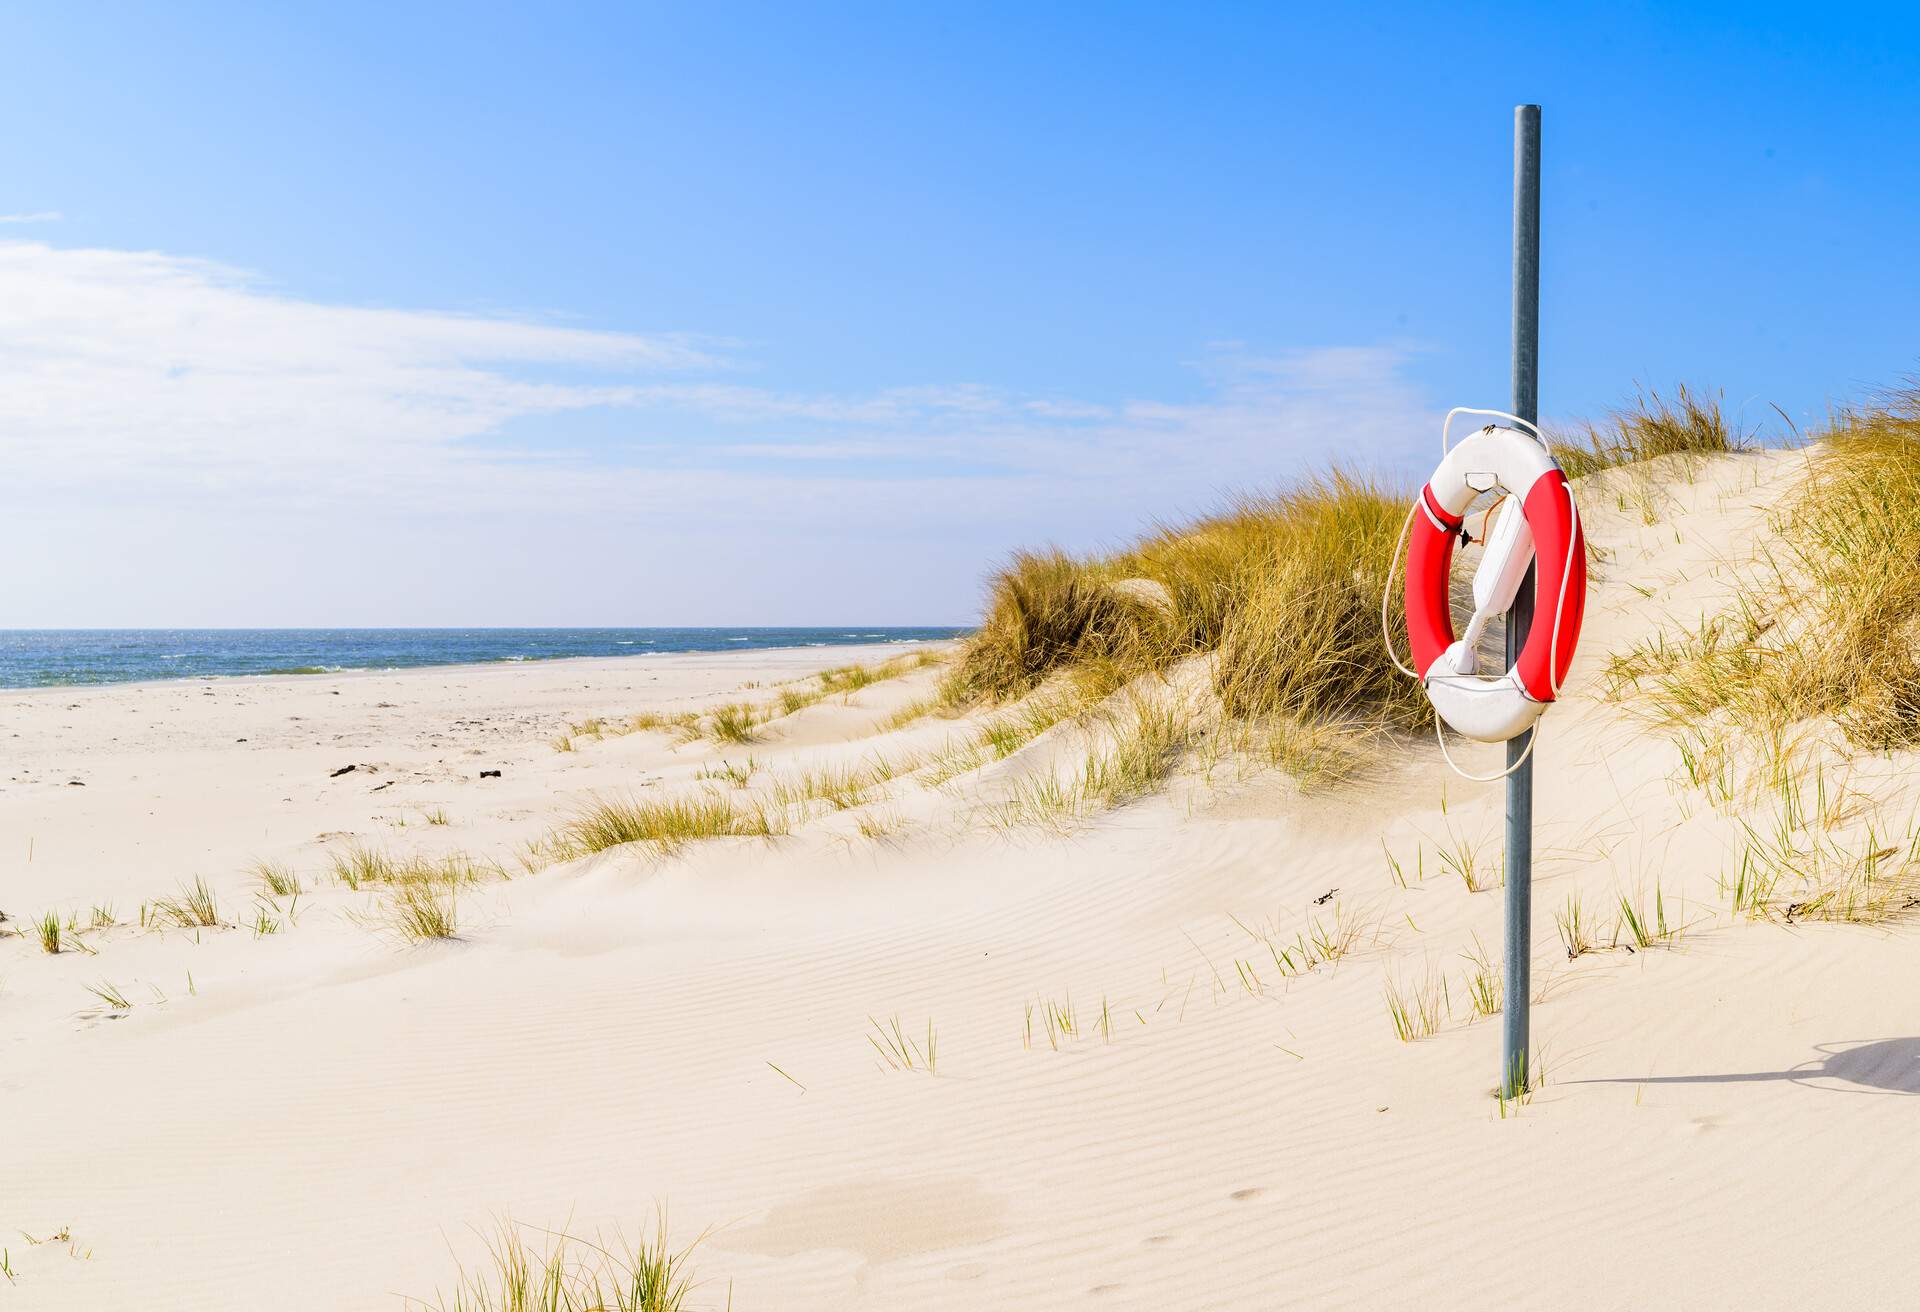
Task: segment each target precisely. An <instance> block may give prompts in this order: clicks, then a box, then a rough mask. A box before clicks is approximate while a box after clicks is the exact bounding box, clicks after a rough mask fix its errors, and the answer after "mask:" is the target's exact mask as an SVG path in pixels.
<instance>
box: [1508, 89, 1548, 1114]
mask: <svg viewBox="0 0 1920 1312" xmlns="http://www.w3.org/2000/svg"><path fill="white" fill-rule="evenodd" d="M1513 413H1514V414H1516V415H1519V416H1520V417H1521V418H1522V419H1525V420H1527V421H1528V422H1530V423H1537V422H1539V419H1540V106H1538V105H1518V106H1515V108H1514V111H1513ZM1533 591H1534V572H1533V569H1532V567H1531V566H1529V567H1528V569H1527V577H1526V579H1525V580H1524V581H1523V582H1522V583H1521V585H1520V592H1519V594H1518V595H1517V596H1516V597H1515V598H1514V601H1513V609H1512V610H1510V611H1508V612H1507V664H1508V666H1509V667H1511V666H1512V665H1513V664H1514V662H1515V661H1517V660H1518V659H1519V656H1520V648H1521V647H1522V646H1523V645H1525V643H1526V640H1527V630H1528V629H1529V628H1531V627H1532V625H1533ZM1532 739H1533V730H1531V729H1529V730H1527V731H1526V732H1525V733H1523V734H1521V735H1520V736H1519V737H1518V738H1514V739H1510V740H1509V741H1508V743H1507V765H1508V766H1510V767H1511V766H1513V765H1514V764H1515V762H1518V761H1520V758H1521V757H1523V756H1525V755H1526V751H1527V744H1528V743H1529V742H1531V741H1532ZM1506 884H1507V979H1506V1002H1505V1006H1504V1007H1503V1008H1502V1020H1503V1022H1504V1024H1503V1030H1502V1032H1503V1043H1502V1051H1501V1058H1502V1062H1501V1078H1500V1089H1501V1093H1502V1096H1504V1097H1508V1098H1512V1097H1517V1096H1518V1095H1520V1094H1521V1093H1524V1092H1526V1089H1527V1080H1528V1074H1529V1069H1530V1067H1529V1051H1528V1035H1527V1011H1528V1008H1529V1007H1530V1006H1531V1005H1532V997H1533V994H1532V980H1531V975H1532V971H1531V966H1532V960H1531V951H1532V940H1533V932H1532V931H1533V761H1532V759H1531V758H1529V759H1528V760H1526V761H1525V762H1524V763H1521V764H1520V765H1519V766H1518V768H1517V769H1514V771H1513V773H1512V774H1510V775H1508V776H1507V863H1506Z"/></svg>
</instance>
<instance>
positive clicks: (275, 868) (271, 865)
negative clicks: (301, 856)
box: [253, 861, 302, 897]
mask: <svg viewBox="0 0 1920 1312" xmlns="http://www.w3.org/2000/svg"><path fill="white" fill-rule="evenodd" d="M253 877H254V878H255V879H257V880H259V881H260V886H261V887H262V888H264V889H266V890H267V892H269V893H271V894H273V896H275V897H292V896H293V895H294V894H296V893H299V892H301V891H302V890H301V887H300V876H299V875H298V874H297V873H295V871H294V869H293V867H292V866H288V865H282V864H279V863H277V862H273V861H258V862H255V863H254V867H253Z"/></svg>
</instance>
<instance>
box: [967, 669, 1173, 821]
mask: <svg viewBox="0 0 1920 1312" xmlns="http://www.w3.org/2000/svg"><path fill="white" fill-rule="evenodd" d="M1109 726H1110V727H1109V733H1108V735H1107V736H1106V740H1105V741H1103V742H1096V744H1095V745H1094V746H1092V747H1090V748H1089V749H1088V750H1087V752H1086V754H1085V756H1084V757H1082V759H1081V761H1080V763H1079V764H1078V765H1077V766H1076V767H1075V768H1073V769H1072V770H1071V771H1070V773H1068V774H1067V775H1066V776H1065V777H1062V776H1061V775H1060V774H1059V773H1058V772H1056V771H1054V770H1051V769H1049V770H1046V771H1044V772H1043V773H1041V774H1040V775H1039V776H1038V777H1036V778H1033V779H1028V780H1024V781H1022V782H1021V783H1019V784H1017V785H1016V786H1015V787H1014V789H1013V791H1012V792H1011V793H1010V794H1008V796H1007V798H1006V800H1005V801H1003V802H1001V803H1000V804H999V805H998V806H996V807H994V808H993V809H992V810H991V811H990V812H989V815H990V817H991V819H992V821H993V822H994V823H995V824H997V825H999V826H1000V827H1002V828H1012V827H1014V826H1017V825H1023V824H1051V825H1054V826H1059V825H1063V824H1065V823H1066V822H1068V821H1070V820H1074V819H1079V818H1083V817H1085V816H1087V815H1090V814H1092V813H1093V812H1095V811H1100V810H1108V809H1111V808H1114V807H1118V806H1123V805H1125V804H1126V803H1128V802H1130V801H1133V800H1134V799H1136V798H1138V797H1142V796H1144V795H1146V794H1147V793H1150V792H1153V791H1154V790H1155V789H1156V788H1158V787H1159V786H1160V784H1161V783H1162V782H1164V781H1165V780H1166V778H1167V777H1168V776H1169V775H1170V774H1171V773H1172V772H1173V770H1174V767H1175V766H1176V765H1177V764H1178V763H1179V759H1180V756H1181V754H1182V752H1184V751H1185V749H1186V748H1187V746H1188V745H1189V744H1190V743H1191V742H1192V740H1193V726H1194V720H1193V715H1192V713H1191V712H1190V711H1189V710H1188V709H1187V708H1186V707H1185V706H1183V705H1181V704H1180V703H1179V702H1178V701H1177V700H1175V699H1172V698H1158V699H1156V698H1153V697H1150V696H1145V695H1141V694H1132V695H1130V696H1129V697H1128V698H1127V699H1126V701H1125V703H1124V704H1123V705H1122V706H1120V707H1118V708H1116V709H1115V710H1113V711H1112V712H1110V713H1109Z"/></svg>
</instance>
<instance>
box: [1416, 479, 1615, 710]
mask: <svg viewBox="0 0 1920 1312" xmlns="http://www.w3.org/2000/svg"><path fill="white" fill-rule="evenodd" d="M1420 500H1421V505H1420V506H1416V507H1415V508H1414V513H1413V517H1412V522H1413V527H1412V530H1411V532H1410V535H1409V538H1408V546H1407V578H1406V605H1407V642H1408V645H1409V647H1410V648H1411V649H1412V654H1413V668H1414V669H1415V670H1418V671H1419V672H1420V676H1421V678H1423V679H1424V678H1425V677H1426V675H1427V672H1428V671H1430V670H1431V669H1432V668H1433V663H1434V662H1435V661H1436V660H1438V659H1440V657H1441V655H1442V654H1444V653H1445V652H1446V650H1447V648H1448V647H1450V646H1452V645H1453V641H1454V637H1455V634H1454V628H1453V609H1452V606H1451V605H1450V600H1449V597H1448V579H1449V577H1450V576H1451V574H1452V570H1453V549H1454V543H1455V541H1456V536H1455V534H1456V531H1457V530H1458V528H1459V526H1460V520H1459V519H1458V518H1457V517H1456V516H1454V515H1451V514H1449V513H1448V512H1447V511H1446V509H1445V508H1444V507H1443V506H1440V505H1439V504H1437V502H1436V498H1435V497H1434V495H1433V492H1432V489H1431V488H1422V489H1421V490H1420ZM1521 512H1522V513H1523V514H1525V515H1526V517H1527V526H1528V527H1529V528H1530V529H1532V530H1533V541H1534V544H1535V552H1536V554H1535V559H1534V571H1535V572H1534V608H1533V613H1534V619H1533V627H1532V629H1531V630H1530V631H1529V632H1528V634H1527V643H1526V646H1525V647H1523V648H1522V649H1521V651H1520V659H1519V660H1518V661H1517V662H1516V663H1515V670H1516V672H1517V674H1518V677H1519V679H1520V682H1521V685H1522V686H1523V687H1525V688H1526V690H1527V695H1528V696H1529V697H1531V698H1532V699H1533V700H1534V701H1537V702H1550V701H1552V700H1553V699H1554V697H1553V689H1554V686H1555V685H1556V684H1558V683H1560V682H1562V681H1563V680H1565V679H1566V677H1567V669H1568V667H1570V666H1571V665H1572V664H1573V652H1574V648H1575V647H1577V646H1578V645H1579V642H1580V622H1581V620H1582V619H1583V618H1584V617H1585V615H1586V609H1587V544H1586V539H1585V535H1584V534H1583V533H1582V532H1581V529H1580V522H1579V519H1578V517H1577V516H1576V515H1575V514H1574V511H1573V501H1572V496H1571V493H1570V491H1569V489H1568V487H1567V476H1566V475H1565V474H1563V473H1562V472H1560V470H1558V469H1552V470H1549V471H1548V472H1546V473H1544V474H1542V475H1541V476H1540V477H1539V478H1537V479H1535V480H1534V484H1533V486H1532V487H1531V488H1530V489H1528V491H1527V495H1526V500H1525V501H1524V502H1522V504H1521ZM1436 519H1437V520H1438V521H1439V524H1445V525H1447V526H1448V527H1447V528H1446V529H1444V530H1443V529H1442V528H1441V527H1440V526H1439V524H1436V523H1435V520H1436ZM1569 538H1571V539H1572V545H1573V550H1572V553H1571V555H1572V563H1571V565H1569V563H1568V555H1569V553H1568V550H1567V545H1568V539H1569ZM1563 583H1564V585H1565V586H1564V588H1563V586H1562V584H1563ZM1563 596H1564V598H1565V602H1564V605H1562V602H1561V599H1562V597H1563ZM1556 605H1560V606H1561V612H1560V624H1559V630H1560V633H1559V639H1558V641H1557V642H1556V641H1555V638H1554V616H1553V612H1554V607H1555V606H1556ZM1550 659H1551V660H1552V662H1553V666H1554V669H1553V675H1552V677H1551V678H1549V677H1548V672H1547V664H1548V661H1549V660H1550Z"/></svg>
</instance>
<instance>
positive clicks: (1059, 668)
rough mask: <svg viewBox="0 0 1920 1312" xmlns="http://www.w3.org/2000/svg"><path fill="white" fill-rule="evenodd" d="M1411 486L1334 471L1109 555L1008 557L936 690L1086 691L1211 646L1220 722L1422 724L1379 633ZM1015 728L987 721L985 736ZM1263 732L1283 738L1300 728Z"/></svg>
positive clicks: (1320, 754) (1299, 739) (1292, 756)
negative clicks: (1063, 686)
mask: <svg viewBox="0 0 1920 1312" xmlns="http://www.w3.org/2000/svg"><path fill="white" fill-rule="evenodd" d="M1411 496H1412V494H1411V492H1410V491H1407V490H1405V489H1400V488H1395V487H1392V486H1389V485H1387V484H1383V483H1380V482H1377V481H1375V480H1371V479H1367V478H1362V477H1359V476H1356V475H1352V474H1348V473H1344V472H1340V471H1334V472H1331V473H1328V474H1325V475H1322V476H1319V477H1316V478H1310V479H1306V480H1304V481H1302V482H1300V483H1298V484H1296V485H1294V486H1293V487H1290V488H1288V489H1286V490H1284V491H1281V492H1279V493H1276V494H1273V495H1270V496H1264V497H1243V498H1240V499H1238V500H1237V501H1235V502H1234V503H1232V504H1231V505H1230V506H1229V507H1228V508H1227V509H1226V510H1224V511H1222V512H1221V513H1219V514H1215V515H1211V516H1208V517H1206V518H1204V519H1201V520H1199V521H1196V522H1194V523H1192V524H1190V525H1185V526H1178V527H1174V526H1168V527H1162V528H1159V529H1157V530H1155V531H1154V532H1152V533H1150V534H1149V535H1147V536H1146V537H1144V538H1143V539H1141V540H1140V541H1139V542H1137V543H1136V544H1134V545H1133V546H1131V547H1129V548H1127V549H1125V550H1123V551H1120V552H1116V553H1113V554H1111V555H1107V556H1100V557H1087V558H1081V557H1074V556H1070V555H1068V554H1066V553H1064V552H1060V551H1045V552H1023V553H1020V554H1018V555H1016V556H1015V557H1014V558H1013V559H1012V561H1011V562H1010V563H1009V564H1008V565H1007V566H1006V567H1005V568H1004V569H1002V570H1001V571H1000V572H999V573H998V574H996V575H995V576H994V579H993V581H992V583H991V586H990V589H989V596H988V601H987V607H986V617H985V619H984V620H983V622H982V624H981V626H980V628H979V630H978V631H977V632H976V633H975V634H974V635H973V637H972V638H971V639H970V640H969V642H968V644H967V646H966V648H965V650H964V652H963V653H962V655H961V658H960V660H959V661H958V663H957V665H956V667H955V669H954V671H953V673H952V674H951V675H950V676H949V677H948V678H947V680H946V682H945V684H944V685H943V692H944V694H945V695H946V697H947V698H948V699H949V701H950V702H953V703H955V704H963V705H964V704H973V705H978V704H983V703H986V704H992V703H999V702H1006V701H1010V700H1013V699H1016V698H1021V697H1025V696H1026V695H1028V694H1029V693H1032V692H1033V691H1034V690H1035V689H1037V688H1039V687H1040V686H1041V685H1042V684H1043V683H1046V682H1047V681H1048V680H1049V679H1055V678H1056V676H1058V677H1059V678H1065V679H1068V680H1070V681H1071V682H1072V683H1073V684H1077V685H1078V687H1079V688H1080V690H1081V692H1082V695H1083V696H1085V697H1087V698H1088V699H1090V700H1097V699H1098V698H1099V697H1102V696H1105V695H1106V694H1108V693H1110V692H1112V691H1113V690H1114V689H1116V688H1118V687H1120V686H1122V685H1124V684H1126V683H1127V682H1128V681H1130V680H1132V679H1134V678H1137V677H1138V676H1140V675H1142V674H1146V673H1150V672H1154V671H1161V670H1165V669H1167V668H1169V667H1170V666H1172V665H1173V664H1175V663H1176V662H1178V661H1181V660H1183V659H1185V658H1188V657H1192V656H1197V655H1211V656H1212V657H1213V658H1214V659H1213V664H1212V677H1213V686H1214V691H1215V692H1216V693H1217V694H1218V695H1219V697H1220V700H1221V703H1222V705H1223V706H1224V707H1225V709H1226V712H1227V713H1228V714H1229V715H1230V716H1232V717H1235V718H1238V719H1245V720H1255V719H1271V720H1273V721H1275V722H1276V723H1279V724H1282V725H1291V726H1308V727H1314V726H1321V727H1324V726H1338V727H1340V728H1351V729H1354V730H1356V731H1357V730H1363V729H1366V728H1369V727H1378V726H1382V725H1386V726H1391V727H1394V728H1414V727H1420V726H1424V725H1426V724H1428V723H1430V720H1429V718H1428V717H1429V711H1428V708H1427V703H1426V700H1425V698H1424V697H1422V696H1421V695H1420V691H1419V689H1418V687H1417V686H1416V685H1415V684H1414V683H1413V682H1412V681H1411V680H1408V679H1405V678H1403V677H1402V676H1400V675H1399V674H1398V673H1397V672H1395V671H1394V669H1393V667H1392V665H1391V664H1390V663H1389V662H1388V660H1387V658H1386V654H1385V652H1384V650H1383V648H1382V643H1381V634H1380V597H1381V590H1382V588H1383V587H1384V586H1385V583H1386V576H1387V570H1388V567H1389V563H1390V560H1391V558H1392V555H1393V545H1394V541H1395V539H1396V537H1397V536H1398V534H1399V531H1400V527H1401V524H1402V523H1403V521H1404V519H1405V517H1406V513H1407V507H1408V505H1410V504H1411ZM1055 686H1060V685H1059V684H1058V683H1057V682H1056V684H1055ZM1014 732H1015V731H1014V728H1013V726H1010V725H1005V724H1001V725H998V726H996V728H995V731H994V738H995V740H998V739H1003V738H1005V739H1010V738H1011V737H1013V736H1014ZM1269 741H1270V742H1272V743H1274V744H1276V745H1279V746H1280V747H1282V748H1285V747H1288V746H1294V745H1299V744H1302V743H1304V742H1306V741H1307V737H1306V736H1305V735H1302V734H1299V733H1293V734H1275V735H1273V736H1272V737H1271V738H1270V739H1269ZM990 745H992V746H995V748H996V750H998V747H999V743H998V742H997V741H995V742H992V743H990ZM1322 745H1324V744H1322ZM1331 759H1332V756H1331V755H1330V754H1328V753H1326V752H1324V751H1322V750H1314V751H1308V752H1293V751H1288V750H1280V751H1276V752H1275V753H1274V754H1273V760H1274V763H1275V764H1279V765H1282V766H1285V767H1287V768H1289V769H1293V768H1311V766H1312V765H1313V764H1316V763H1324V762H1330V761H1331Z"/></svg>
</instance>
